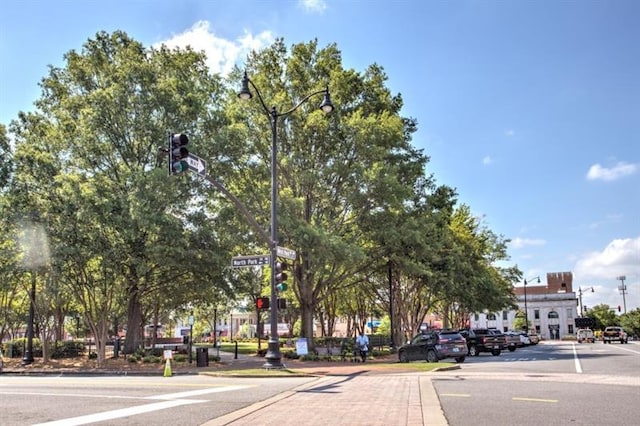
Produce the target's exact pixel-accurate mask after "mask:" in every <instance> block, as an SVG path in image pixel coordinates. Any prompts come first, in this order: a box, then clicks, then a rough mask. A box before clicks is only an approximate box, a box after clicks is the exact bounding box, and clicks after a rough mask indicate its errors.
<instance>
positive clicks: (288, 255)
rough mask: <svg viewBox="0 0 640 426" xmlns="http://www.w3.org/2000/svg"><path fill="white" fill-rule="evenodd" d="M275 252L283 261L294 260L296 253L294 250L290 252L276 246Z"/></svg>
mask: <svg viewBox="0 0 640 426" xmlns="http://www.w3.org/2000/svg"><path fill="white" fill-rule="evenodd" d="M276 252H277V254H278V256H279V257H284V258H285V259H291V260H296V251H295V250H291V249H290V248H286V247H280V246H278V247H276Z"/></svg>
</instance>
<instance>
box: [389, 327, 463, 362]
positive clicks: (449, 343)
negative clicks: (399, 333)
mask: <svg viewBox="0 0 640 426" xmlns="http://www.w3.org/2000/svg"><path fill="white" fill-rule="evenodd" d="M467 353H468V350H467V342H466V340H465V339H464V337H462V335H460V333H458V332H457V331H450V330H440V331H427V332H424V333H420V334H418V335H416V336H414V337H413V338H412V339H411V340H410V341H409V342H407V343H406V344H404V345H402V346H400V348H399V349H398V359H399V360H400V362H409V361H419V360H425V361H427V362H438V361H440V360H442V359H445V358H453V359H455V361H456V362H458V363H462V362H464V360H465V357H466V356H467Z"/></svg>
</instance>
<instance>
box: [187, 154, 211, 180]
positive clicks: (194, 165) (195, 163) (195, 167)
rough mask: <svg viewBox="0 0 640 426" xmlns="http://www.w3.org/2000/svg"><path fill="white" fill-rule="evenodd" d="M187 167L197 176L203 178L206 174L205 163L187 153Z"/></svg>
mask: <svg viewBox="0 0 640 426" xmlns="http://www.w3.org/2000/svg"><path fill="white" fill-rule="evenodd" d="M187 165H188V166H189V170H191V171H193V172H196V173H197V174H199V175H202V176H205V175H206V174H207V162H206V161H204V160H203V159H202V158H200V157H198V156H197V155H195V154H191V153H189V156H188V157H187Z"/></svg>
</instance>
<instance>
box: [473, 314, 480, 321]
mask: <svg viewBox="0 0 640 426" xmlns="http://www.w3.org/2000/svg"><path fill="white" fill-rule="evenodd" d="M479 319H480V318H479V317H478V314H475V315H474V316H473V320H474V321H476V322H477V321H478V320H479Z"/></svg>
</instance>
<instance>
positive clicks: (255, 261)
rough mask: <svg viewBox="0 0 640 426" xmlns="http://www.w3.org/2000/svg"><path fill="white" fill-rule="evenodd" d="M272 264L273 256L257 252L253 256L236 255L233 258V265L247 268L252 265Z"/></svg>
mask: <svg viewBox="0 0 640 426" xmlns="http://www.w3.org/2000/svg"><path fill="white" fill-rule="evenodd" d="M269 264H271V256H269V255H268V254H257V255H253V256H235V257H233V258H231V266H232V267H234V268H247V267H250V266H262V265H269Z"/></svg>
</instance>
